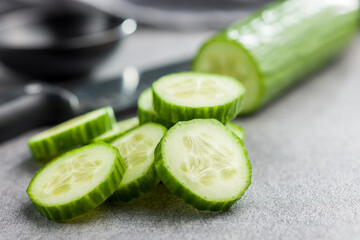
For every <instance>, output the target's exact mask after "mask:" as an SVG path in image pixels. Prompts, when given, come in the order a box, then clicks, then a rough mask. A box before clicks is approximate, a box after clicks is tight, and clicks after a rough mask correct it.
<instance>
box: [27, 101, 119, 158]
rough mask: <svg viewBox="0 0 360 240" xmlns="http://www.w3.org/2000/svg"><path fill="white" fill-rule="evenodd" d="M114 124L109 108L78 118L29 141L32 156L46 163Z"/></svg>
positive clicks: (88, 140)
mask: <svg viewBox="0 0 360 240" xmlns="http://www.w3.org/2000/svg"><path fill="white" fill-rule="evenodd" d="M115 122H116V119H115V115H114V111H113V109H112V108H111V107H104V108H100V109H97V110H95V111H92V112H89V113H86V114H84V115H81V116H78V117H76V118H73V119H71V120H68V121H66V122H64V123H61V124H59V125H57V126H55V127H53V128H50V129H48V130H46V131H44V132H41V133H39V134H37V135H35V136H34V137H32V138H30V139H29V142H28V144H29V147H30V150H31V152H32V154H33V156H34V157H35V158H36V159H38V160H41V161H47V160H49V159H51V158H53V157H55V156H57V155H59V154H60V153H63V152H64V151H66V150H69V149H71V148H74V147H77V146H80V145H84V144H87V143H89V142H90V141H91V140H92V139H93V138H95V137H97V136H99V135H100V134H103V133H105V132H106V131H108V130H110V129H112V128H113V127H114V124H115Z"/></svg>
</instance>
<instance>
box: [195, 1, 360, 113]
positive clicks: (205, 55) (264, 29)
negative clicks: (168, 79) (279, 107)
mask: <svg viewBox="0 0 360 240" xmlns="http://www.w3.org/2000/svg"><path fill="white" fill-rule="evenodd" d="M359 12H360V11H359V1H358V0H341V1H340V0H339V1H335V0H318V1H309V0H287V1H276V2H274V3H272V4H269V5H268V6H267V7H265V8H264V9H262V10H260V11H259V12H257V13H254V14H253V15H252V16H250V17H249V18H248V19H246V20H244V21H241V22H239V23H235V24H234V25H232V26H230V27H229V28H227V29H225V30H223V31H220V32H219V33H218V34H216V35H215V36H213V37H212V38H210V39H209V40H208V41H206V42H205V43H204V44H203V46H202V47H201V48H200V50H199V52H198V54H197V56H196V57H195V59H194V62H193V70H194V71H200V72H209V73H217V74H224V75H229V76H233V77H235V78H237V79H238V80H239V81H241V82H242V83H243V84H244V85H245V87H246V90H247V91H246V94H245V98H244V105H243V109H242V113H243V114H246V113H250V112H253V111H255V110H257V109H258V108H260V107H261V106H262V105H264V104H266V103H268V102H269V101H270V100H272V99H273V98H275V97H276V96H278V95H279V94H281V93H282V92H284V91H285V90H286V89H287V88H289V87H290V86H292V85H294V84H295V83H296V82H298V81H299V80H301V79H304V78H305V77H306V76H307V75H309V74H310V73H312V72H313V71H314V70H316V69H319V68H321V67H322V66H323V65H324V64H325V63H327V62H329V60H331V59H332V58H334V57H335V56H336V55H338V53H339V52H340V51H341V50H342V49H343V48H344V47H345V46H346V44H347V43H348V42H349V40H350V39H351V38H352V37H353V36H354V35H355V33H356V31H357V29H358V24H359Z"/></svg>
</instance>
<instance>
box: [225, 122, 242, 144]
mask: <svg viewBox="0 0 360 240" xmlns="http://www.w3.org/2000/svg"><path fill="white" fill-rule="evenodd" d="M225 126H226V127H227V128H228V129H229V130H230V131H232V132H233V133H234V134H235V135H236V136H238V137H239V138H240V139H241V140H242V141H244V140H245V131H244V129H243V128H242V127H241V126H239V125H237V124H236V123H233V122H227V123H226V124H225Z"/></svg>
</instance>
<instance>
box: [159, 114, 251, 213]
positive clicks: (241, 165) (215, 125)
mask: <svg viewBox="0 0 360 240" xmlns="http://www.w3.org/2000/svg"><path fill="white" fill-rule="evenodd" d="M155 158H156V172H157V174H158V176H159V178H160V180H161V181H162V182H163V183H164V184H165V186H166V187H167V188H168V189H169V190H170V191H171V192H173V193H174V194H175V195H177V196H179V197H181V198H182V199H183V200H184V201H185V202H187V203H189V204H191V205H193V206H194V207H195V208H197V209H200V210H210V211H224V210H227V209H228V208H230V207H231V205H232V204H233V203H234V202H235V201H236V200H237V199H239V198H240V197H241V196H242V195H243V194H244V192H245V191H246V189H247V188H248V187H249V185H250V182H251V164H250V161H249V159H248V156H247V152H246V150H245V148H244V145H243V143H242V141H241V140H240V139H239V138H238V137H236V136H235V135H234V134H232V133H231V132H230V131H229V130H228V129H227V128H226V127H225V126H224V125H223V124H221V123H220V122H219V121H217V120H215V119H194V120H191V121H186V122H178V123H177V124H175V125H174V126H173V127H172V128H170V129H169V131H168V132H167V133H166V134H165V136H164V137H163V139H162V140H161V142H160V143H159V145H158V146H157V148H156V150H155Z"/></svg>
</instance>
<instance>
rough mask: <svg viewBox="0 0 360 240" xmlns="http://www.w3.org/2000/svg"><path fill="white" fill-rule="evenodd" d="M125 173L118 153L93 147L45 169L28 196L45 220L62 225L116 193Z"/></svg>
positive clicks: (105, 146)
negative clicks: (64, 221)
mask: <svg viewBox="0 0 360 240" xmlns="http://www.w3.org/2000/svg"><path fill="white" fill-rule="evenodd" d="M124 171H125V166H124V163H123V162H122V160H121V157H120V154H119V151H118V150H117V149H116V148H114V147H112V146H111V145H109V144H107V143H101V142H99V143H94V144H91V145H88V146H85V147H83V148H80V149H76V150H73V151H70V152H68V153H66V154H64V155H62V156H60V157H58V158H56V159H54V160H53V161H51V162H50V163H48V164H47V165H46V166H45V167H44V168H42V169H41V170H40V171H39V172H38V173H37V174H36V175H35V177H34V178H33V179H32V180H31V182H30V184H29V187H28V189H27V193H28V195H29V197H30V199H31V201H32V202H33V203H34V205H35V207H36V208H37V209H38V210H39V212H40V213H41V214H42V215H44V216H45V217H47V218H49V219H51V220H54V221H62V220H67V219H71V218H74V217H76V216H79V215H81V214H84V213H86V212H89V211H91V210H92V209H94V208H96V207H97V206H98V205H100V204H101V203H102V202H104V201H105V200H106V199H107V198H108V197H109V196H111V194H113V192H114V191H115V190H116V189H117V186H118V185H119V182H120V181H121V179H122V176H123V173H124Z"/></svg>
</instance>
